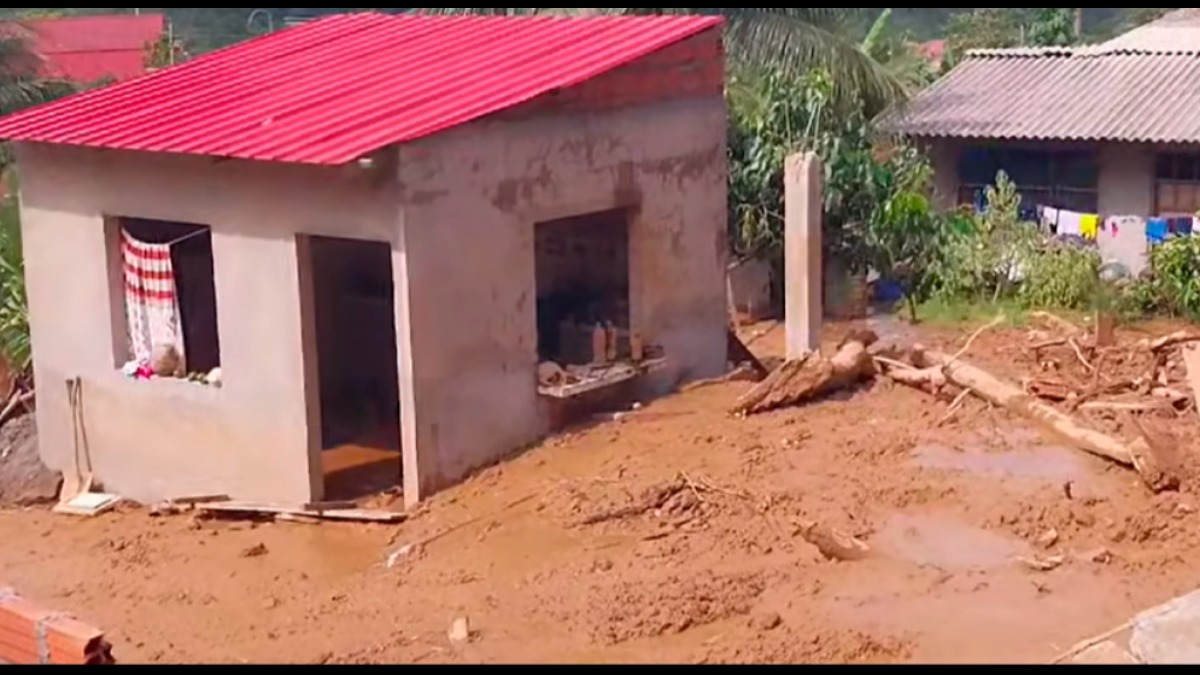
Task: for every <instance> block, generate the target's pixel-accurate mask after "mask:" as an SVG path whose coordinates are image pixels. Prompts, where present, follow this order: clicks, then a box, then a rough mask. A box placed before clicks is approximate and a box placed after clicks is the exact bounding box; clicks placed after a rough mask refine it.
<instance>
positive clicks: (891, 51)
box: [860, 8, 936, 95]
mask: <svg viewBox="0 0 1200 675" xmlns="http://www.w3.org/2000/svg"><path fill="white" fill-rule="evenodd" d="M894 16H895V14H894V12H893V10H892V9H891V8H887V9H884V10H883V12H882V13H881V14H880V15H879V17H878V18H876V19H875V22H874V23H873V24H872V25H871V29H870V30H869V31H867V36H866V37H865V38H863V41H862V44H861V45H860V48H861V49H862V51H863V52H864V53H866V54H867V56H870V57H871V58H872V59H874V60H875V61H876V62H877V63H879V64H880V65H881V66H882V67H883V69H884V70H885V71H887V73H888V74H889V75H891V76H892V78H894V79H895V80H896V81H897V82H899V83H900V86H902V87H903V88H904V92H905V94H906V95H912V94H915V93H916V92H918V91H920V90H921V89H924V88H925V87H927V86H928V85H930V84H932V83H933V80H934V79H935V76H936V73H934V72H933V69H932V68H931V67H930V65H929V61H928V59H926V58H925V56H924V55H923V54H921V52H920V50H919V49H918V45H917V44H916V42H915V41H914V40H913V39H912V36H911V34H909V33H908V32H897V31H896V30H895V27H894V23H893V18H894Z"/></svg>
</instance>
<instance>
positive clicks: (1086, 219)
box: [1079, 213, 1100, 241]
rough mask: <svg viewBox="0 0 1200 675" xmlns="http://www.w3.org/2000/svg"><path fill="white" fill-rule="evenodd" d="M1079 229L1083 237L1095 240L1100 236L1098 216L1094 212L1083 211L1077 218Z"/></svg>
mask: <svg viewBox="0 0 1200 675" xmlns="http://www.w3.org/2000/svg"><path fill="white" fill-rule="evenodd" d="M1079 230H1080V232H1081V233H1082V234H1083V238H1084V239H1091V240H1093V241H1094V240H1095V239H1096V238H1097V237H1099V236H1100V216H1098V215H1096V214H1094V213H1085V214H1083V215H1082V216H1080V218H1079Z"/></svg>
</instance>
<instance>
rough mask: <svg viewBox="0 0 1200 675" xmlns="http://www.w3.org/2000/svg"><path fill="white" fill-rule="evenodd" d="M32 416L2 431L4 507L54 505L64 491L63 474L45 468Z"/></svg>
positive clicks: (0, 498) (0, 473)
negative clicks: (39, 453)
mask: <svg viewBox="0 0 1200 675" xmlns="http://www.w3.org/2000/svg"><path fill="white" fill-rule="evenodd" d="M37 438H38V436H37V423H36V422H35V421H34V418H33V416H32V415H26V416H24V417H20V418H17V419H15V420H13V421H12V422H10V423H8V424H7V425H5V426H4V428H3V429H0V506H33V505H36V504H52V503H54V502H55V501H57V500H58V493H59V491H60V490H61V489H62V483H63V477H62V474H61V473H58V472H56V471H51V470H50V469H48V468H46V465H44V464H42V458H41V457H40V456H39V455H38V442H37Z"/></svg>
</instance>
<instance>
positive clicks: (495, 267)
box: [400, 95, 727, 495]
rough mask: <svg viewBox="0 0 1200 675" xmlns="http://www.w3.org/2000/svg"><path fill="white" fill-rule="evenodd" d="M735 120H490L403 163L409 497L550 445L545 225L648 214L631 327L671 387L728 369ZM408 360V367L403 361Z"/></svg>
mask: <svg viewBox="0 0 1200 675" xmlns="http://www.w3.org/2000/svg"><path fill="white" fill-rule="evenodd" d="M725 120H726V115H725V105H724V101H723V99H722V98H721V97H720V96H719V95H718V96H709V97H701V98H692V99H682V100H677V101H673V102H666V103H660V104H656V105H645V106H638V107H629V108H621V109H611V110H604V111H594V112H585V113H582V114H570V115H567V114H558V115H555V114H552V113H546V114H541V115H539V116H537V117H532V118H530V117H516V118H512V119H502V120H496V121H491V122H484V123H481V124H477V125H474V126H472V127H467V128H463V129H460V130H458V131H452V132H449V133H446V134H443V135H440V136H437V137H434V138H432V139H429V140H428V141H425V142H420V143H416V144H414V145H412V146H406V147H405V148H402V149H401V154H400V176H401V180H400V182H401V186H402V201H403V204H404V208H403V231H404V242H403V247H404V249H405V250H406V251H408V252H409V255H408V256H407V258H406V262H407V265H408V270H407V276H408V279H409V284H408V291H407V292H408V299H409V302H410V304H411V308H412V315H411V323H410V325H408V326H404V327H402V331H409V332H410V334H411V341H412V353H411V355H410V357H411V361H410V362H409V363H408V364H407V366H406V367H408V368H412V375H413V377H414V381H415V386H414V392H415V400H413V401H410V402H409V403H410V404H411V405H413V406H414V408H415V410H416V415H415V419H411V420H405V422H406V423H405V425H404V428H405V435H404V444H405V446H406V447H416V448H417V449H418V453H419V456H418V457H416V458H414V459H415V461H417V462H418V463H419V465H420V468H421V471H420V474H419V475H420V478H419V482H418V478H417V476H418V474H417V472H416V471H415V470H414V469H415V467H410V466H407V465H406V471H405V473H406V476H407V478H408V483H409V484H407V485H406V493H408V494H410V495H411V494H413V493H414V492H418V491H419V492H428V491H430V490H433V489H437V488H438V487H440V486H443V485H445V484H447V483H450V482H452V481H454V480H456V479H457V478H459V477H461V476H463V475H464V474H466V473H467V472H469V471H470V470H472V469H475V468H478V467H480V466H482V465H486V464H488V463H490V462H493V461H495V460H497V459H500V458H501V457H503V456H504V455H506V454H507V453H509V452H511V451H512V450H515V449H518V448H520V447H522V446H524V445H526V444H528V443H530V442H532V441H534V440H536V439H538V438H539V437H541V436H542V435H544V433H545V432H546V431H547V429H548V425H549V416H548V415H547V413H546V411H545V410H544V409H543V407H542V404H541V402H540V401H539V399H538V396H537V391H536V377H535V375H534V373H535V370H536V365H537V326H536V279H535V266H534V225H535V224H536V223H538V222H543V221H546V220H553V219H556V218H562V217H568V216H574V215H580V214H584V213H588V212H593V211H600V210H606V209H612V208H616V207H624V206H629V207H635V210H634V213H633V219H632V223H631V227H630V238H631V242H630V247H631V256H630V266H631V273H630V276H631V290H630V295H631V315H632V321H633V324H634V325H635V326H638V327H640V329H641V330H642V331H643V333H644V334H645V335H646V336H647V339H648V340H650V341H653V342H657V343H659V344H662V345H663V346H664V347H666V350H667V353H668V355H669V358H670V359H671V362H672V367H671V369H670V372H669V373H666V374H665V384H674V382H677V381H679V380H681V379H686V378H694V377H707V376H710V375H715V374H717V373H718V372H719V371H720V370H721V369H722V368H723V367H724V364H725V356H726V354H725V352H726V332H725V331H726V323H727V311H726V307H727V305H726V297H725V267H726V257H727V251H726V248H727V237H726V232H725V229H726V194H727V192H726V190H727V188H726V176H727V173H726V162H725V142H726V141H725V133H726V126H725V124H726V122H725ZM404 360H405V358H404V357H402V361H404Z"/></svg>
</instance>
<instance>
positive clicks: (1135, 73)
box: [883, 8, 1200, 143]
mask: <svg viewBox="0 0 1200 675" xmlns="http://www.w3.org/2000/svg"><path fill="white" fill-rule="evenodd" d="M883 121H884V123H885V125H887V126H889V127H890V128H892V129H894V130H896V131H899V132H901V133H905V134H907V135H910V136H924V137H957V138H978V139H1012V140H1018V139H1024V140H1075V141H1100V140H1104V141H1123V142H1153V143H1196V142H1200V9H1197V8H1186V9H1180V10H1178V11H1175V12H1172V13H1170V14H1168V15H1166V16H1164V17H1163V18H1161V19H1159V20H1158V21H1155V22H1153V23H1150V24H1147V25H1145V26H1142V27H1141V28H1136V29H1134V30H1132V31H1129V32H1128V33H1125V34H1124V35H1121V36H1118V37H1116V38H1114V39H1112V40H1109V41H1108V42H1104V43H1101V44H1098V45H1089V46H1083V47H1074V48H1057V47H1056V48H1042V49H1033V48H1019V49H997V50H978V51H973V52H970V53H968V55H967V58H966V59H965V60H964V61H963V62H962V64H960V65H959V66H958V67H957V68H955V69H954V71H953V72H951V73H950V74H949V75H948V76H946V77H944V78H942V79H941V80H940V81H938V82H937V83H935V84H934V85H933V86H931V87H930V88H929V89H927V90H925V91H924V92H922V93H921V94H919V95H918V96H917V97H916V98H915V99H914V100H912V101H911V102H909V104H908V105H907V106H906V107H905V108H904V109H903V110H900V111H893V112H892V113H889V115H887V116H886V117H885V118H884V120H883Z"/></svg>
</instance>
